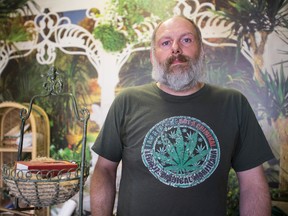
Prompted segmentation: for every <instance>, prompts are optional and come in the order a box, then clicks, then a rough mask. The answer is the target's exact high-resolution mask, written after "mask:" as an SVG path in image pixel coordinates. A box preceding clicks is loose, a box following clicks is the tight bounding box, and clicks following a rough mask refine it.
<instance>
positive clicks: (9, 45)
mask: <svg viewBox="0 0 288 216" xmlns="http://www.w3.org/2000/svg"><path fill="white" fill-rule="evenodd" d="M79 2H80V1H79ZM91 2H92V3H91ZM1 4H2V5H0V6H1V12H0V22H1V23H0V102H3V101H16V102H19V103H24V102H29V100H30V98H31V96H33V95H35V94H38V93H39V92H41V91H42V88H43V87H42V83H43V82H42V80H41V74H43V73H46V72H47V71H48V70H49V67H50V66H51V65H54V66H55V67H56V68H58V69H59V71H62V72H63V74H64V76H65V79H66V81H67V83H66V85H65V90H67V91H69V92H71V93H73V94H74V95H75V96H76V98H77V101H78V102H79V104H80V105H81V106H86V107H87V108H88V109H89V110H90V112H91V121H90V122H89V127H88V128H89V131H88V141H89V142H93V141H94V140H95V138H96V136H97V133H98V131H99V129H100V128H101V125H102V124H103V120H104V119H105V115H106V113H107V111H108V109H109V106H110V104H111V103H112V101H113V99H114V98H115V95H117V93H118V92H120V91H121V90H122V89H124V88H127V87H129V86H135V85H141V84H145V83H148V82H151V81H152V79H151V75H150V73H151V64H150V59H149V49H150V37H151V34H152V31H153V29H154V28H155V26H156V25H157V23H159V22H160V20H162V19H165V18H167V17H170V16H171V15H173V14H182V15H185V16H187V17H189V18H191V19H193V20H194V21H195V23H196V24H197V25H198V26H199V27H200V29H201V31H202V35H203V43H204V46H205V47H204V49H205V54H206V59H205V61H206V66H205V67H206V68H205V69H206V81H207V82H209V83H212V84H215V85H220V86H224V87H229V88H234V89H237V90H239V91H241V92H242V93H243V94H244V95H245V96H246V97H247V98H248V100H249V102H250V103H251V105H252V107H253V110H254V112H255V114H256V116H257V118H258V120H259V123H260V125H261V127H262V128H263V130H264V133H265V135H266V137H267V139H268V141H269V144H270V146H271V148H272V150H273V153H274V155H275V160H273V161H269V162H268V163H267V164H265V170H266V174H267V178H268V181H269V184H270V187H271V194H272V197H274V199H275V200H276V199H277V200H279V199H280V200H286V201H287V199H288V197H287V190H288V174H287V172H288V161H287V159H285V158H286V155H288V147H287V146H288V145H287V144H288V135H287V134H288V119H287V118H288V71H287V63H288V51H287V50H288V49H287V48H288V31H287V30H288V12H287V11H288V1H287V0H274V1H270V0H266V1H260V0H231V1H223V0H210V1H209V0H186V1H185V0H178V1H176V0H170V1H167V0H145V1H143V0H106V1H101V2H99V1H96V0H95V1H90V3H89V5H88V3H87V7H85V6H84V7H83V4H84V3H82V2H80V3H78V2H77V1H76V0H75V1H72V2H70V3H69V5H70V7H71V8H72V6H71V5H73V4H74V7H73V9H71V10H69V6H68V5H67V3H65V1H63V3H62V1H59V3H57V4H63V5H65V7H64V6H63V8H67V9H66V10H62V11H59V10H55V8H56V6H54V7H53V5H50V6H51V7H48V6H47V5H46V4H44V3H43V2H42V3H41V1H33V0H22V1H11V0H5V1H2V3H1ZM48 5H49V4H48ZM80 5H81V6H80ZM4 8H5V10H3V9H4ZM60 8H61V7H60ZM75 8H76V9H75ZM77 8H78V9H77ZM6 23H8V25H4V24H6ZM37 104H38V105H39V106H41V107H43V108H44V109H45V111H46V112H47V114H48V116H49V119H50V125H51V156H52V157H54V158H56V159H57V158H61V159H69V158H72V157H73V158H75V157H79V155H80V154H79V149H80V146H79V145H77V144H78V143H79V139H81V138H79V133H80V132H79V127H78V126H77V125H72V124H71V123H70V119H71V116H72V112H71V104H70V103H69V101H66V100H65V99H57V100H40V101H37ZM63 123H64V126H63ZM68 135H71V136H72V135H73V137H74V138H73V139H72V141H70V137H71V136H68ZM77 135H78V136H77ZM90 159H91V156H89V157H88V159H87V160H88V161H89V160H90ZM230 178H231V185H230V186H231V190H230V191H229V192H230V193H229V194H228V197H229V200H228V202H229V206H230V208H229V209H232V210H231V212H230V213H231V214H230V213H229V214H230V215H232V214H233V212H234V210H235V208H237V193H238V191H237V190H236V189H235V188H236V186H235V185H233V184H235V181H236V180H235V176H234V175H233V173H231V177H230ZM233 190H236V191H233ZM235 203H236V204H235Z"/></svg>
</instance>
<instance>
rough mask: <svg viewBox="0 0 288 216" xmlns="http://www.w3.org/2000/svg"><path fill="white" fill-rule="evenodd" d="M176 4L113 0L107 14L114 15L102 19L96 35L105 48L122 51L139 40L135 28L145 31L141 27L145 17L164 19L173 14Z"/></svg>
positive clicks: (163, 1)
mask: <svg viewBox="0 0 288 216" xmlns="http://www.w3.org/2000/svg"><path fill="white" fill-rule="evenodd" d="M159 5H161V7H159ZM174 5H175V1H166V0H154V1H153V0H111V1H110V2H109V3H108V6H107V8H106V14H111V16H112V17H113V16H114V17H113V18H111V16H108V18H106V20H105V19H103V20H101V22H100V23H98V26H96V28H95V29H94V36H95V38H97V39H99V40H100V41H101V42H102V44H103V48H104V49H105V50H107V51H110V52H116V51H121V50H122V49H123V48H124V47H125V46H126V45H127V43H135V42H137V41H138V35H137V33H136V31H135V30H136V28H137V31H145V29H144V28H143V29H142V27H141V23H142V22H143V21H144V20H145V18H151V17H159V18H161V19H164V18H166V17H168V16H170V15H172V8H173V6H174ZM115 12H116V13H115ZM101 16H102V17H104V15H98V17H101ZM119 17H120V21H119ZM120 22H121V24H119V23H120ZM122 32H125V34H124V33H122Z"/></svg>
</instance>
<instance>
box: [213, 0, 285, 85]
mask: <svg viewBox="0 0 288 216" xmlns="http://www.w3.org/2000/svg"><path fill="white" fill-rule="evenodd" d="M215 13H216V14H217V15H219V16H220V17H222V18H223V19H224V20H227V21H228V22H232V23H233V25H232V32H233V34H234V35H237V38H238V43H239V44H238V47H239V48H240V47H241V46H242V44H243V43H244V41H245V42H246V43H247V44H248V46H249V47H250V48H251V50H252V53H253V60H254V77H255V79H256V80H257V81H258V82H259V83H260V84H264V81H263V76H262V74H261V69H262V67H263V54H264V49H265V45H266V41H267V38H268V35H269V34H270V33H272V32H273V31H275V32H276V33H279V31H278V30H277V27H284V28H287V21H288V1H287V0H231V1H228V2H227V3H226V6H225V8H221V9H220V10H219V11H215ZM258 34H259V37H258ZM258 38H259V42H258ZM282 38H283V37H282ZM286 39H287V38H286Z"/></svg>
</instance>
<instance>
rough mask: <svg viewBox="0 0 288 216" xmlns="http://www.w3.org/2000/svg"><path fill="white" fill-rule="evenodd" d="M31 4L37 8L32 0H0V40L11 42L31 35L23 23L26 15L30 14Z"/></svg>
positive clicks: (26, 38)
mask: <svg viewBox="0 0 288 216" xmlns="http://www.w3.org/2000/svg"><path fill="white" fill-rule="evenodd" d="M31 5H33V7H34V8H38V5H37V4H36V2H35V1H34V0H2V1H0V41H2V42H4V43H5V44H13V43H15V42H20V41H26V40H28V39H30V38H31V37H32V35H31V33H30V32H29V31H28V30H27V28H28V27H27V26H25V25H24V23H25V21H26V19H27V16H29V15H32V11H31ZM23 15H24V16H23Z"/></svg>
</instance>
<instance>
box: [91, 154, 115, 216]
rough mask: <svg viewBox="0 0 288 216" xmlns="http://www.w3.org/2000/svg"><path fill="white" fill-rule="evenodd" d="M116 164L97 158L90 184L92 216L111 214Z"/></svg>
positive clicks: (107, 215) (109, 215) (108, 215)
mask: <svg viewBox="0 0 288 216" xmlns="http://www.w3.org/2000/svg"><path fill="white" fill-rule="evenodd" d="M117 166H118V163H116V162H112V161H109V160H107V159H105V158H103V157H100V156H99V158H98V160H97V163H96V165H95V169H94V172H93V175H92V177H91V183H90V205H91V212H92V215H93V216H111V215H112V214H113V207H114V200H115V193H116V172H117Z"/></svg>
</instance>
